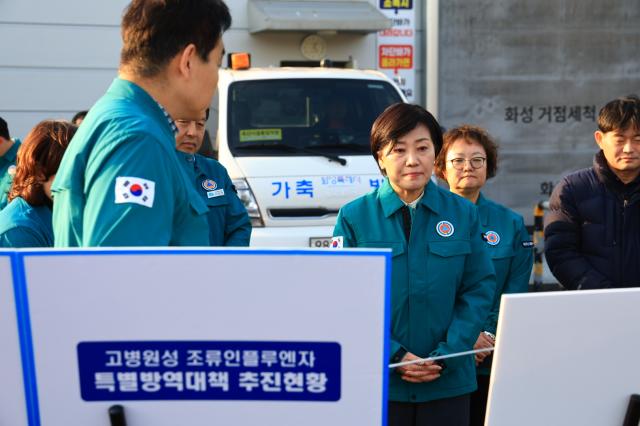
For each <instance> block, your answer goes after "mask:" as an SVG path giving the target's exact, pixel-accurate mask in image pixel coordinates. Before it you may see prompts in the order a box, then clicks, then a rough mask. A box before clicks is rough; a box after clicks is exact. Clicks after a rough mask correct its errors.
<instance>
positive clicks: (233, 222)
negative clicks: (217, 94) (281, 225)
mask: <svg viewBox="0 0 640 426" xmlns="http://www.w3.org/2000/svg"><path fill="white" fill-rule="evenodd" d="M208 118H209V110H207V111H206V113H203V114H202V116H201V118H200V120H196V121H189V120H176V125H177V126H178V134H177V135H176V149H178V151H180V154H181V157H183V158H182V159H183V161H182V165H183V166H184V167H185V171H186V172H187V175H188V176H189V177H190V178H191V182H192V183H193V184H195V189H196V192H198V194H200V197H201V198H202V200H203V201H204V203H205V204H206V205H207V208H208V212H207V220H208V222H209V245H211V246H227V247H230V246H236V247H246V246H248V245H249V240H250V238H251V221H250V220H249V215H248V214H247V209H245V207H244V205H243V204H242V201H240V199H239V198H238V194H237V193H236V188H235V187H234V186H233V183H232V182H231V178H230V177H229V174H228V173H227V169H225V168H224V166H223V165H222V164H220V163H219V162H218V161H216V160H214V159H213V158H207V157H205V156H202V155H200V154H198V151H199V150H200V147H201V146H202V142H203V140H204V131H205V124H206V121H207V119H208Z"/></svg>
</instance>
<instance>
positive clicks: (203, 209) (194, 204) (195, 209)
mask: <svg viewBox="0 0 640 426" xmlns="http://www.w3.org/2000/svg"><path fill="white" fill-rule="evenodd" d="M188 197H189V205H190V206H191V212H192V213H193V214H194V215H195V216H200V215H204V214H207V212H208V211H209V207H207V205H206V204H205V202H204V200H203V199H202V197H200V195H199V194H197V193H196V192H195V191H189V192H188Z"/></svg>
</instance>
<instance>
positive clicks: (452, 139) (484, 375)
mask: <svg viewBox="0 0 640 426" xmlns="http://www.w3.org/2000/svg"><path fill="white" fill-rule="evenodd" d="M497 162H498V148H497V146H496V144H495V142H494V141H493V139H492V138H491V136H490V135H489V134H488V133H487V132H486V131H484V130H483V129H481V128H479V127H476V126H469V125H465V126H460V127H456V128H454V129H451V130H449V131H448V132H447V133H445V135H444V145H443V147H442V150H441V151H440V154H439V155H438V158H437V159H436V174H437V175H438V176H439V177H440V178H442V179H444V180H446V181H447V183H448V184H449V189H450V190H451V191H452V192H454V193H456V194H458V195H460V196H461V197H464V198H466V199H467V200H469V201H471V202H472V203H474V204H475V205H476V206H477V208H478V216H479V217H480V227H481V231H482V237H483V239H484V241H485V245H486V248H487V249H488V250H489V253H490V255H491V260H492V261H493V266H494V268H495V271H496V293H495V298H494V300H493V306H492V308H491V311H490V313H489V315H488V316H487V318H486V319H485V321H484V325H483V328H482V332H481V333H479V335H478V338H477V341H476V344H475V346H474V348H475V349H480V348H487V347H493V346H494V344H495V334H496V328H497V323H498V313H499V309H500V297H501V296H502V295H503V294H506V293H523V292H526V291H527V289H528V285H529V277H530V275H531V268H532V266H533V250H532V247H533V243H532V242H531V238H530V237H529V233H528V232H527V229H526V228H525V226H524V220H523V219H522V216H520V215H519V214H517V213H516V212H514V211H512V210H510V209H508V208H506V207H504V206H502V205H500V204H497V203H494V202H493V201H491V200H489V199H487V198H485V197H484V196H483V195H482V194H481V192H480V190H481V189H482V187H483V186H484V184H485V182H486V181H487V179H489V178H492V177H493V176H495V174H496V168H497ZM476 364H477V365H478V390H477V391H476V392H474V393H473V394H472V395H471V425H484V417H485V410H486V405H487V395H488V391H489V373H490V371H491V355H490V353H488V352H485V353H480V354H477V355H476Z"/></svg>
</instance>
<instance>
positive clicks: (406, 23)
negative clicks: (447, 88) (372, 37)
mask: <svg viewBox="0 0 640 426" xmlns="http://www.w3.org/2000/svg"><path fill="white" fill-rule="evenodd" d="M378 3H379V4H378V8H379V9H380V12H382V13H383V14H384V15H385V16H386V17H387V18H389V19H391V20H392V22H393V24H392V26H391V28H388V29H386V30H382V31H379V32H378V36H377V41H378V53H377V56H378V70H380V71H382V72H383V73H385V74H386V75H387V76H388V77H389V78H391V79H392V80H393V81H395V82H396V84H397V85H398V87H399V88H400V89H401V90H402V92H403V93H404V95H405V96H406V97H407V100H408V101H409V102H414V101H415V96H416V94H415V90H416V63H415V61H416V51H415V49H416V46H415V44H416V43H415V33H416V23H415V21H416V13H415V7H416V5H415V1H414V0H378Z"/></svg>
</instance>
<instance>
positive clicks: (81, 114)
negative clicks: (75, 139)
mask: <svg viewBox="0 0 640 426" xmlns="http://www.w3.org/2000/svg"><path fill="white" fill-rule="evenodd" d="M88 113H89V111H78V112H76V113H75V115H74V116H73V118H72V119H71V122H72V123H73V124H76V121H78V120H84V118H85V117H86V116H87V114H88ZM76 125H77V124H76Z"/></svg>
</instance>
